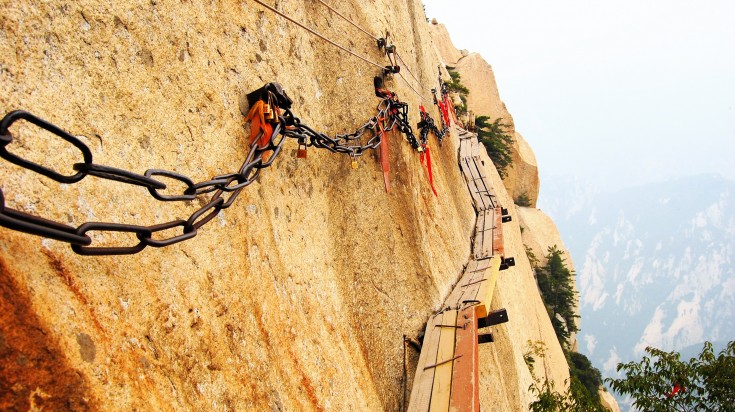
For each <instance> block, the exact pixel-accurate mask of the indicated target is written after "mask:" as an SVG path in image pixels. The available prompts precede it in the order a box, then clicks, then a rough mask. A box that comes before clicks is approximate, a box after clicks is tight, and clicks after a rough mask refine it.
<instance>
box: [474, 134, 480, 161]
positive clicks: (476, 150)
mask: <svg viewBox="0 0 735 412" xmlns="http://www.w3.org/2000/svg"><path fill="white" fill-rule="evenodd" d="M472 157H473V158H475V159H476V160H480V142H478V141H477V140H476V139H473V140H472Z"/></svg>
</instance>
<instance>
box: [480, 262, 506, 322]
mask: <svg viewBox="0 0 735 412" xmlns="http://www.w3.org/2000/svg"><path fill="white" fill-rule="evenodd" d="M501 260H502V259H501V257H500V256H493V257H492V258H490V259H487V261H488V264H489V267H488V269H487V270H486V271H485V279H486V280H485V281H483V282H481V283H480V290H479V291H478V292H477V300H479V301H480V302H482V303H481V304H480V305H477V316H478V317H481V318H484V317H485V316H487V314H488V311H489V308H490V304H491V303H492V300H493V293H494V292H495V282H497V281H498V274H499V273H500V261H501Z"/></svg>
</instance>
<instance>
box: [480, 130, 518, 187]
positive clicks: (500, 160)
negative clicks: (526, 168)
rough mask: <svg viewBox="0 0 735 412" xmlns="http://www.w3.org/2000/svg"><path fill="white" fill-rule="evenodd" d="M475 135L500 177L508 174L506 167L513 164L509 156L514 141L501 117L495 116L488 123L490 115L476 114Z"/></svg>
mask: <svg viewBox="0 0 735 412" xmlns="http://www.w3.org/2000/svg"><path fill="white" fill-rule="evenodd" d="M475 127H476V128H477V137H479V138H480V142H481V143H482V144H483V145H484V146H485V149H486V150H487V154H488V156H490V160H492V161H493V164H494V165H495V168H496V169H497V170H498V174H500V177H501V178H505V177H506V176H508V172H507V169H508V167H510V166H511V165H512V164H513V157H512V156H511V153H512V148H513V143H515V141H514V140H513V138H512V137H511V136H510V134H508V127H509V126H508V125H507V124H505V123H503V119H502V118H500V117H499V118H497V119H495V121H493V122H492V123H490V117H488V116H477V118H476V119H475Z"/></svg>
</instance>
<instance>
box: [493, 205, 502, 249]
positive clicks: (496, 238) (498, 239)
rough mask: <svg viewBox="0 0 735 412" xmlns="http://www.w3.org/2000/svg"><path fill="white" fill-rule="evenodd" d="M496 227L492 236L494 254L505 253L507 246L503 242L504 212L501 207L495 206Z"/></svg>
mask: <svg viewBox="0 0 735 412" xmlns="http://www.w3.org/2000/svg"><path fill="white" fill-rule="evenodd" d="M493 221H494V229H493V237H492V254H493V255H497V256H504V255H505V246H504V244H503V214H502V211H501V210H500V207H497V208H495V216H494V219H493Z"/></svg>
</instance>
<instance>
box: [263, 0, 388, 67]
mask: <svg viewBox="0 0 735 412" xmlns="http://www.w3.org/2000/svg"><path fill="white" fill-rule="evenodd" d="M254 1H255V2H256V3H258V4H260V5H261V6H263V7H265V8H266V9H268V10H270V11H272V12H273V13H275V14H277V15H279V16H281V17H283V18H284V19H286V20H288V21H290V22H291V23H293V24H295V25H297V26H299V27H301V28H302V29H304V30H306V31H308V32H309V33H311V34H313V35H315V36H317V37H319V38H320V39H322V40H324V41H326V42H327V43H329V44H331V45H333V46H335V47H337V48H338V49H340V50H342V51H345V52H347V53H349V54H351V55H353V56H355V57H357V58H358V59H360V60H362V61H364V62H365V63H369V64H372V65H373V66H375V67H378V68H379V69H381V70H383V69H384V68H385V67H384V66H381V65H379V64H378V63H375V62H373V61H370V60H368V59H366V58H365V57H363V56H360V55H359V54H357V53H355V52H353V51H352V50H349V49H348V48H346V47H344V46H342V45H339V44H337V43H335V42H333V41H332V40H329V39H328V38H326V37H324V36H323V35H322V34H320V33H319V32H317V31H315V30H313V29H311V28H309V27H307V26H305V25H304V24H302V23H299V22H298V21H296V20H294V19H292V18H291V17H289V16H287V15H285V14H283V13H281V12H280V11H278V10H276V9H275V8H273V7H271V6H269V5H267V4H265V3H263V2H262V1H260V0H254Z"/></svg>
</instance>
